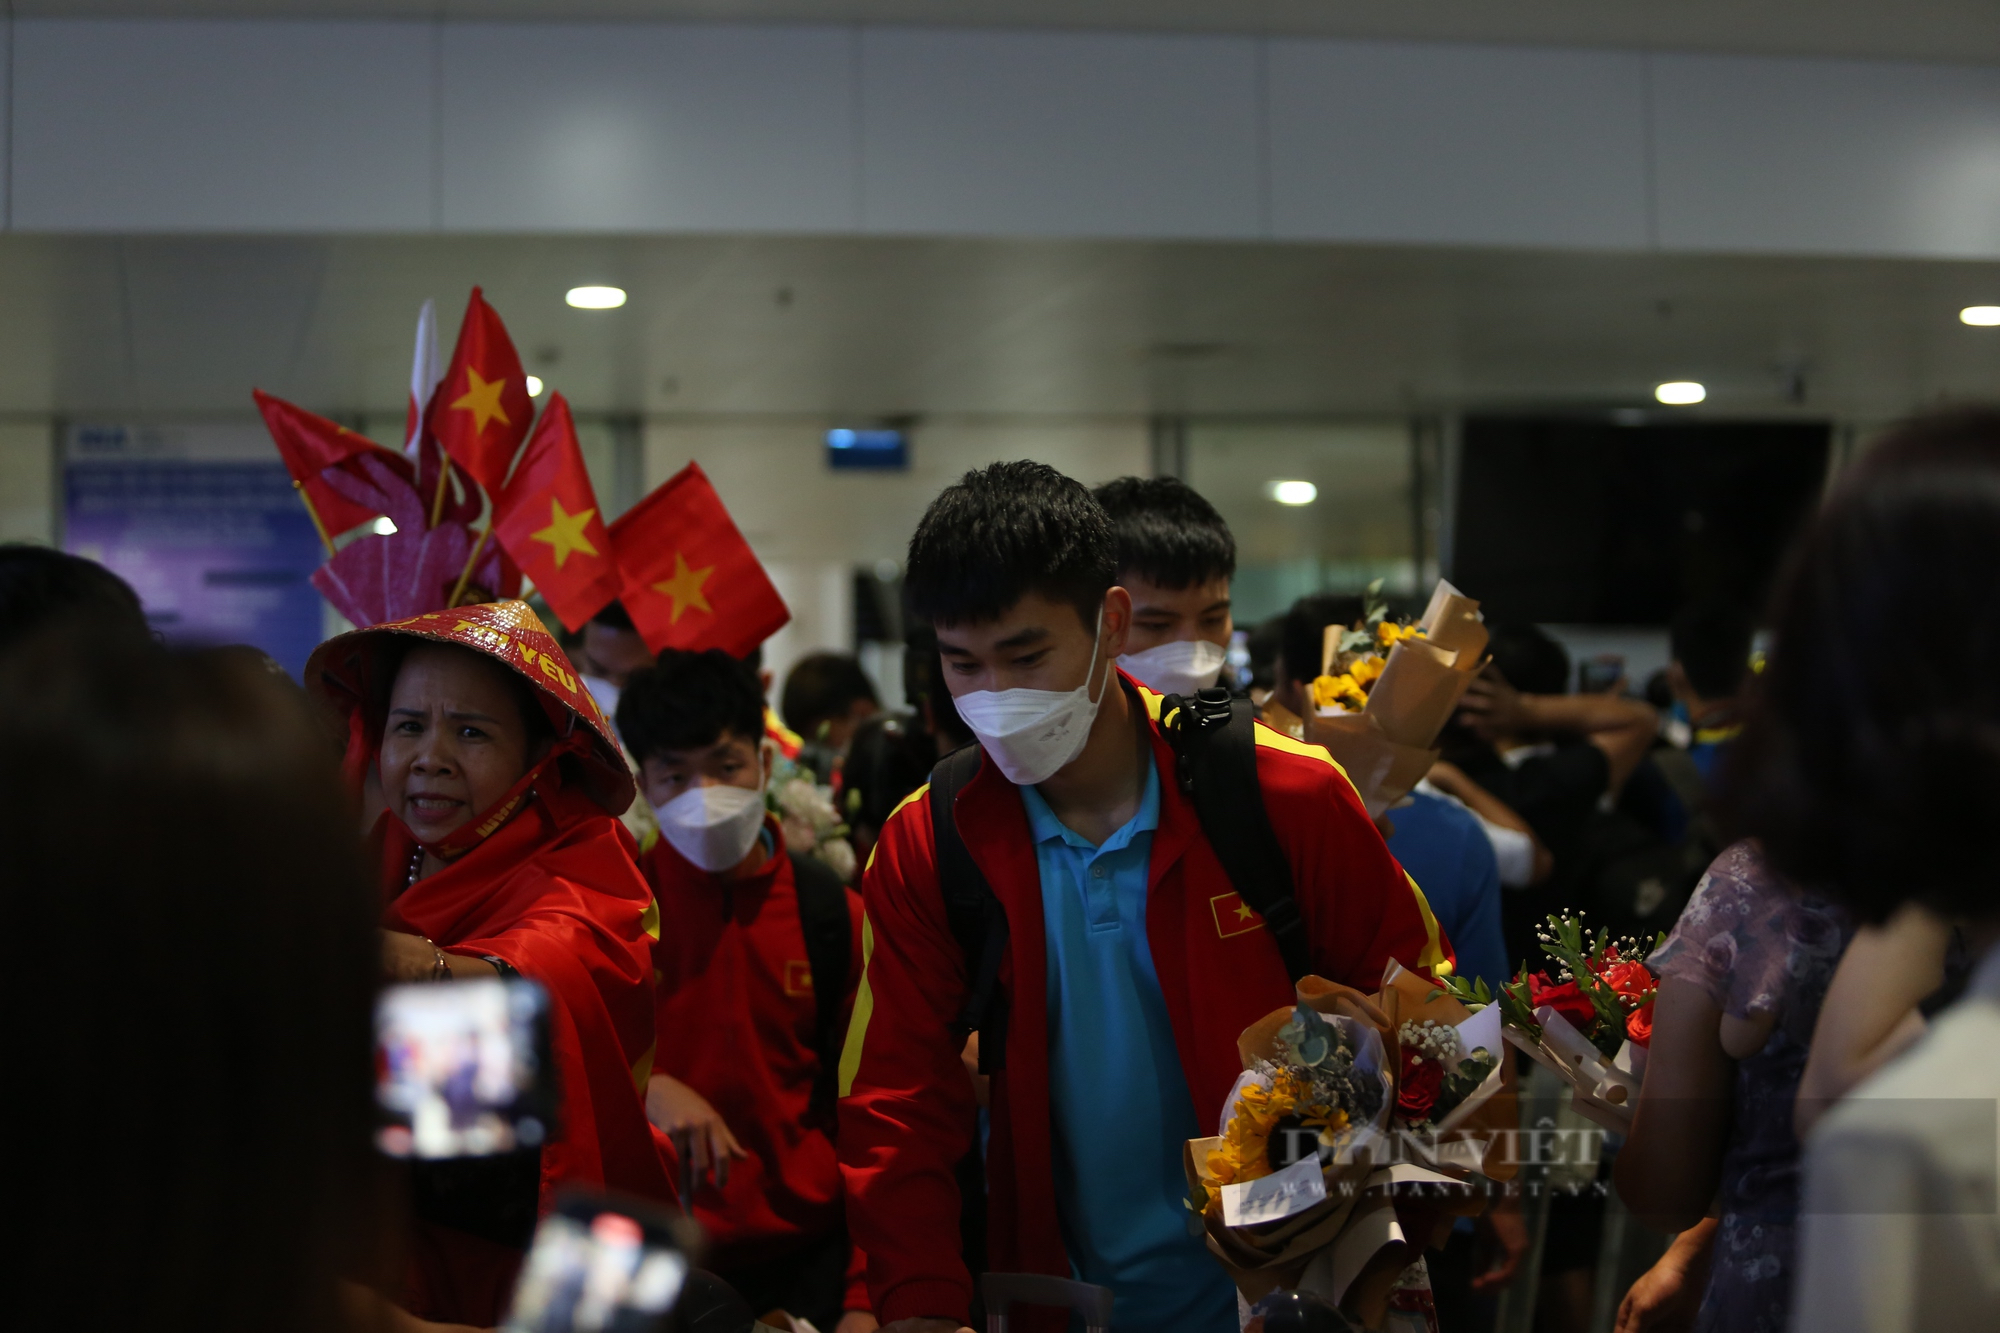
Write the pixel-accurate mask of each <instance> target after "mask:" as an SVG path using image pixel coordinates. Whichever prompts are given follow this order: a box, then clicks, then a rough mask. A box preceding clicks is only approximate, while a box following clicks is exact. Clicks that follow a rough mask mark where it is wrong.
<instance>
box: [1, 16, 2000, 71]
mask: <svg viewBox="0 0 2000 1333" xmlns="http://www.w3.org/2000/svg"><path fill="white" fill-rule="evenodd" d="M10 8H11V10H12V12H13V13H14V14H15V15H16V16H17V17H22V18H42V17H61V18H73V17H88V16H107V17H109V16H117V17H129V16H151V17H171V18H185V17H193V16H200V15H214V16H227V17H261V18H402V19H431V18H458V19H475V20H478V19H493V20H510V19H520V20H563V21H566V22H577V21H583V20H591V19H610V20H621V19H695V20H721V21H730V22H747V21H771V22H794V23H856V22H865V23H911V24H927V25H939V24H954V25H963V26H973V27H1047V28H1104V29H1127V30H1163V31H1212V32H1264V33H1293V34H1315V35H1322V36H1332V37H1372V38H1401V39H1409V40H1416V41H1461V42H1512V43H1525V44H1536V45H1540V44H1547V45H1563V46H1621V47H1639V48H1654V49H1661V50H1690V51H1736V52H1755V53H1760V54H1796V55H1835V56H1854V57H1859V58H1873V59H1915V60H1941V61H1951V62H1959V63H1965V62H1987V61H1993V60H1996V59H2000V8H1996V6H1995V4H1994V3H1993V0H1898V3H1894V4H1884V3H1882V0H1609V2H1607V0H1504V3H1496V0H11V5H10Z"/></svg>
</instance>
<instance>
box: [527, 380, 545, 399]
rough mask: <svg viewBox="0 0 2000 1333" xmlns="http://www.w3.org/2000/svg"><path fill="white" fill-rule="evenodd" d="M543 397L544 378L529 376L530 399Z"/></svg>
mask: <svg viewBox="0 0 2000 1333" xmlns="http://www.w3.org/2000/svg"><path fill="white" fill-rule="evenodd" d="M541 396H542V377H541V376H540V375H530V376H528V397H530V398H540V397H541Z"/></svg>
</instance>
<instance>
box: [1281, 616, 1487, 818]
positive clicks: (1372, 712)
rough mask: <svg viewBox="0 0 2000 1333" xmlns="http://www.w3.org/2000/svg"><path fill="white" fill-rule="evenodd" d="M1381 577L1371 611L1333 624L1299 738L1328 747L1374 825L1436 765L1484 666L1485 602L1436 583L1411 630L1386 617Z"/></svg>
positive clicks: (1409, 625) (1324, 647)
mask: <svg viewBox="0 0 2000 1333" xmlns="http://www.w3.org/2000/svg"><path fill="white" fill-rule="evenodd" d="M1381 590H1382V585H1381V581H1380V580H1379V579H1378V580H1377V581H1376V582H1374V583H1371V584H1369V585H1368V595H1367V599H1366V601H1365V602H1364V604H1363V605H1364V607H1365V608H1366V614H1364V615H1363V617H1362V619H1361V620H1360V622H1359V623H1357V624H1355V625H1353V626H1351V627H1350V626H1341V625H1329V626H1327V629H1326V635H1325V639H1324V642H1323V644H1322V648H1321V659H1320V675H1319V677H1318V678H1317V679H1316V680H1314V681H1313V685H1312V703H1313V708H1312V716H1310V717H1308V718H1305V719H1303V726H1302V730H1303V735H1302V736H1301V737H1300V739H1302V740H1305V741H1308V742H1310V743H1312V744H1314V745H1323V746H1325V747H1326V748H1327V750H1328V751H1329V752H1330V753H1331V754H1332V755H1333V757H1334V758H1335V759H1336V760H1338V761H1339V763H1340V766H1341V767H1342V768H1344V769H1346V770H1347V776H1348V777H1349V779H1351V780H1352V781H1353V783H1354V786H1355V790H1356V791H1358V792H1360V794H1361V800H1362V803H1363V804H1364V805H1366V806H1367V807H1368V814H1369V816H1370V817H1371V818H1379V817H1380V816H1381V814H1382V812H1383V811H1384V810H1387V809H1388V808H1389V807H1390V806H1392V805H1394V804H1395V803H1396V802H1397V801H1400V800H1401V799H1402V798H1403V797H1405V796H1407V795H1408V794H1409V792H1410V789H1411V788H1412V787H1414V786H1416V785H1417V781H1418V779H1420V778H1422V777H1423V775H1424V774H1425V773H1427V772H1429V771H1430V767H1431V765H1432V764H1434V763H1436V762H1437V757H1438V752H1437V751H1436V750H1435V749H1433V748H1432V745H1433V743H1434V742H1435V741H1436V740H1437V734H1438V732H1439V731H1440V730H1442V729H1443V727H1444V724H1445V722H1446V721H1448V720H1449V719H1450V717H1451V712H1452V709H1454V708H1456V707H1458V701H1459V698H1460V697H1461V696H1462V695H1463V694H1464V693H1465V687H1466V686H1467V685H1468V684H1470V683H1471V681H1472V678H1473V676H1474V675H1476V674H1477V673H1478V671H1479V669H1480V667H1481V666H1483V665H1484V664H1485V661H1486V640H1487V634H1486V626H1485V625H1484V624H1483V623H1482V622H1481V621H1480V618H1479V603H1478V602H1475V601H1473V600H1472V599H1471V598H1469V597H1467V596H1465V595H1464V594H1463V593H1461V592H1459V590H1458V589H1456V588H1454V587H1452V586H1451V584H1449V583H1445V582H1442V581H1440V582H1439V583H1438V585H1437V588H1436V589H1435V590H1434V591H1433V592H1432V593H1431V600H1430V604H1429V606H1427V607H1426V608H1425V610H1424V614H1423V615H1422V616H1421V617H1420V618H1419V619H1418V620H1417V621H1416V622H1415V623H1414V624H1408V625H1405V624H1400V623H1398V622H1396V621H1393V620H1391V619H1389V617H1388V606H1387V604H1386V603H1385V602H1384V601H1383V600H1382V596H1381Z"/></svg>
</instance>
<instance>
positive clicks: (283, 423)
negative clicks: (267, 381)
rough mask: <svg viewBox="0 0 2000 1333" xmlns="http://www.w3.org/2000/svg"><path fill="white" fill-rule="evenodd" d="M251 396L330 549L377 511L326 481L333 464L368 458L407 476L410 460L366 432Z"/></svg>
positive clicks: (350, 465)
mask: <svg viewBox="0 0 2000 1333" xmlns="http://www.w3.org/2000/svg"><path fill="white" fill-rule="evenodd" d="M250 396H251V397H252V398H254V399H256V400H257V410H258V411H259V412H261V413H263V414H264V425H265V426H266V427H267V428H268V429H269V430H270V432H271V441H272V443H274V444H276V445H277V446H278V456H279V457H280V458H282V459H284V460H285V470H286V471H287V472H289V473H291V474H292V485H294V486H296V487H298V489H299V491H300V492H301V494H303V495H304V497H305V501H306V508H307V510H308V512H310V513H311V514H312V516H313V522H314V523H316V524H318V525H319V528H320V536H321V537H322V538H323V539H324V540H326V541H327V542H328V545H329V547H331V543H332V539H333V538H334V537H336V536H338V535H340V534H341V533H343V532H346V531H347V530H348V529H349V528H358V527H360V526H361V525H362V524H363V523H370V522H373V521H374V520H375V519H376V517H378V516H379V515H380V514H381V512H382V511H381V509H380V508H378V507H376V506H373V505H370V504H368V503H365V502H363V501H360V500H356V499H353V498H352V497H350V496H348V495H346V494H343V493H342V492H341V491H340V490H338V489H336V488H335V484H334V483H331V482H329V481H328V480H327V479H326V474H327V473H329V472H331V471H333V470H334V469H336V468H341V469H348V470H353V469H354V465H355V463H356V461H357V460H358V459H361V458H363V457H372V458H376V459H379V460H381V462H382V463H383V465H385V466H386V467H388V468H389V469H390V470H391V471H392V472H394V473H395V474H396V475H398V476H400V477H403V478H405V479H406V480H407V479H408V477H409V475H410V463H409V460H408V459H406V458H404V457H403V456H402V455H401V454H399V453H396V452H395V451H394V450H391V449H384V448H383V447H382V446H381V445H379V444H377V443H375V441H373V440H371V439H369V438H368V437H367V436H365V435H358V434H356V433H355V432H353V431H351V430H349V429H348V428H347V427H345V426H341V425H337V424H335V423H334V422H331V421H328V420H327V419H326V418H325V417H322V416H316V415H315V414H313V413H311V412H308V411H306V410H305V409H304V408H302V407H294V406H292V405H291V404H290V403H288V402H286V401H285V400H284V399H282V398H273V397H272V396H271V395H270V394H268V393H265V392H264V391H263V390H262V389H252V390H251V391H250ZM357 475H359V474H358V473H357ZM364 484H366V483H364ZM349 489H353V488H352V487H350V488H349Z"/></svg>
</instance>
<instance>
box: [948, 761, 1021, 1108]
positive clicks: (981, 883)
mask: <svg viewBox="0 0 2000 1333" xmlns="http://www.w3.org/2000/svg"><path fill="white" fill-rule="evenodd" d="M981 762H982V758H981V751H980V748H979V746H978V744H977V743H974V744H971V745H962V746H960V747H959V748H958V749H956V750H953V751H952V752H951V753H950V754H948V755H946V756H945V757H944V758H942V759H940V760H938V763H937V767H936V768H933V769H932V770H931V793H930V806H931V840H932V842H933V843H935V845H936V847H937V877H938V890H939V892H940V893H941V894H942V895H943V897H944V914H945V919H946V920H947V921H948V922H949V923H950V925H951V933H952V935H953V936H954V937H955V938H956V939H957V940H958V947H959V949H960V950H961V951H962V952H963V954H964V955H965V967H966V974H967V977H968V979H969V982H970V984H969V985H968V987H967V989H966V994H965V1007H964V1008H963V1009H961V1010H959V1013H958V1018H957V1020H956V1021H955V1022H954V1023H953V1024H952V1030H953V1031H954V1032H956V1033H958V1034H959V1036H961V1037H964V1036H967V1035H970V1034H971V1033H974V1032H977V1033H978V1034H979V1072H980V1073H982V1074H990V1073H992V1072H993V1071H994V1070H996V1069H999V1068H1000V1067H1001V1066H1002V1064H1003V1063H1005V1058H1006V1050H1007V997H1006V996H1005V995H1003V994H1001V993H1000V959H1001V956H1002V955H1003V954H1005V953H1006V952H1007V913H1006V909H1004V908H1003V907H1001V906H1000V899H999V898H998V897H997V896H995V894H994V892H993V886H992V885H991V884H989V883H987V882H986V874H985V872H984V871H982V870H980V868H979V866H978V864H977V863H976V862H974V861H973V859H972V853H971V852H970V851H969V850H967V848H966V846H965V839H964V838H961V837H960V836H959V833H958V822H957V820H956V819H954V818H953V805H954V802H956V801H957V800H958V794H959V792H961V791H963V790H964V789H965V784H966V783H968V782H970V781H972V779H973V778H974V777H975V776H976V775H977V774H978V772H979V765H980V763H981Z"/></svg>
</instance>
